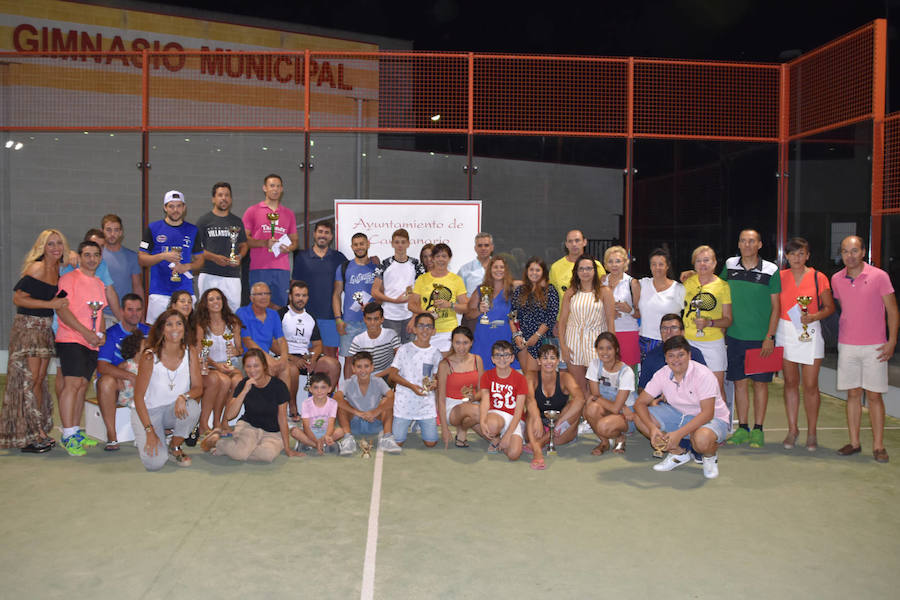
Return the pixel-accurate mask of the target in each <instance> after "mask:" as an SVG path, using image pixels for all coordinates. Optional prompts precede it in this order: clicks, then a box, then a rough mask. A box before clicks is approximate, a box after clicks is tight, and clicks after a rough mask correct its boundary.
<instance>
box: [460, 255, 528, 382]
mask: <svg viewBox="0 0 900 600" xmlns="http://www.w3.org/2000/svg"><path fill="white" fill-rule="evenodd" d="M484 286H488V287H490V288H491V290H492V291H491V297H490V298H486V297H483V296H482V295H481V288H482V287H484ZM512 295H513V278H512V274H511V273H510V271H509V269H508V268H507V264H506V260H505V259H504V258H502V257H500V256H495V257H494V258H492V259H491V260H490V262H488V267H487V269H485V271H484V282H483V283H482V285H481V286H478V287H477V288H475V292H473V293H472V297H471V298H469V306H468V310H467V311H466V313H465V316H466V317H468V318H469V319H473V320H475V321H476V323H477V325H476V327H475V343H474V344H473V346H472V352H474V353H475V354H477V355H478V356H480V357H481V360H482V362H483V363H484V368H485V370H487V369H493V368H494V363H493V362H492V361H491V346H493V344H494V342H496V341H497V340H506V341H510V340H511V334H510V329H509V311H510V306H511V304H510V299H511V298H512ZM484 314H486V315H487V319H488V323H487V324H485V323H482V322H481V315H484ZM512 368H513V369H518V368H519V363H518V361H513V364H512Z"/></svg>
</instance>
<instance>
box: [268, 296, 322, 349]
mask: <svg viewBox="0 0 900 600" xmlns="http://www.w3.org/2000/svg"><path fill="white" fill-rule="evenodd" d="M278 315H279V316H280V317H281V330H282V331H283V332H284V339H285V341H287V347H288V353H290V354H306V353H307V352H308V351H309V346H310V344H311V343H312V342H314V341H316V340H320V339H322V336H321V335H320V334H319V326H318V325H316V320H315V319H313V317H312V315H311V314H309V313H308V312H306V311H305V310H304V311H303V312H302V313H298V312H296V311H295V310H294V309H293V308H291V307H289V306H284V307H282V308H281V310H279V311H278Z"/></svg>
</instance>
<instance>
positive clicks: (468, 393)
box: [459, 383, 476, 402]
mask: <svg viewBox="0 0 900 600" xmlns="http://www.w3.org/2000/svg"><path fill="white" fill-rule="evenodd" d="M459 391H460V392H462V395H463V398H465V399H466V400H468V401H469V402H475V401H476V400H475V386H474V385H472V384H471V383H469V384H467V385H464V386H462V387H461V388H459Z"/></svg>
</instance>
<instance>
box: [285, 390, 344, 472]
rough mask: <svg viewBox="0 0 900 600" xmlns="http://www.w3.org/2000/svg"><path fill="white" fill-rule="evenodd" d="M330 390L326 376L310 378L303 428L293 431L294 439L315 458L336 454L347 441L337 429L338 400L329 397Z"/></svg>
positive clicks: (342, 431) (303, 406)
mask: <svg viewBox="0 0 900 600" xmlns="http://www.w3.org/2000/svg"><path fill="white" fill-rule="evenodd" d="M329 390H331V378H330V377H328V375H326V374H325V373H313V374H312V375H310V376H309V393H310V394H311V395H310V397H309V398H307V399H306V400H304V401H303V404H301V405H300V414H301V415H302V417H303V428H302V429H301V428H300V427H294V428H293V429H291V437H293V438H294V439H295V440H297V441H298V442H300V443H301V444H305V445H307V446H310V447H312V448H315V449H316V454H318V455H319V456H322V455H323V454H325V450H326V446H327V450H328V451H329V452H337V451H338V447H337V442H338V440H340V439H341V438H342V437H344V430H343V429H341V428H340V427H335V426H334V420H335V419H336V418H337V409H338V403H337V400H335V399H334V398H332V397H330V396H329V395H328V392H329Z"/></svg>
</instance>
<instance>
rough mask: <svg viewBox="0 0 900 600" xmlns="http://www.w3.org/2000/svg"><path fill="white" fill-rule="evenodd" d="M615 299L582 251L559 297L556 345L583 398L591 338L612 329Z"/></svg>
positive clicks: (592, 348) (585, 388)
mask: <svg viewBox="0 0 900 600" xmlns="http://www.w3.org/2000/svg"><path fill="white" fill-rule="evenodd" d="M615 304H616V301H615V299H614V298H613V295H612V292H611V291H610V289H609V288H608V287H606V286H605V285H603V284H602V283H600V275H599V274H598V273H597V264H596V263H595V262H594V259H593V257H591V256H588V255H586V254H583V255H582V256H581V257H580V258H579V259H578V260H577V261H575V268H574V269H573V270H572V279H571V280H570V282H569V289H567V290H566V293H565V294H563V297H562V311H560V313H559V345H560V350H561V351H562V358H563V360H564V361H566V369H567V370H568V371H569V373H571V374H572V377H574V378H575V382H576V383H578V387H580V388H581V393H582V394H584V396H585V397H587V395H588V394H587V392H588V389H587V380H586V379H585V378H584V376H585V373H586V372H587V368H588V365H590V364H591V360H593V358H594V347H593V343H594V340H596V339H597V336H598V335H600V334H601V333H603V332H604V331H611V332H613V333H615V332H616V330H615V320H616V308H615Z"/></svg>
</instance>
